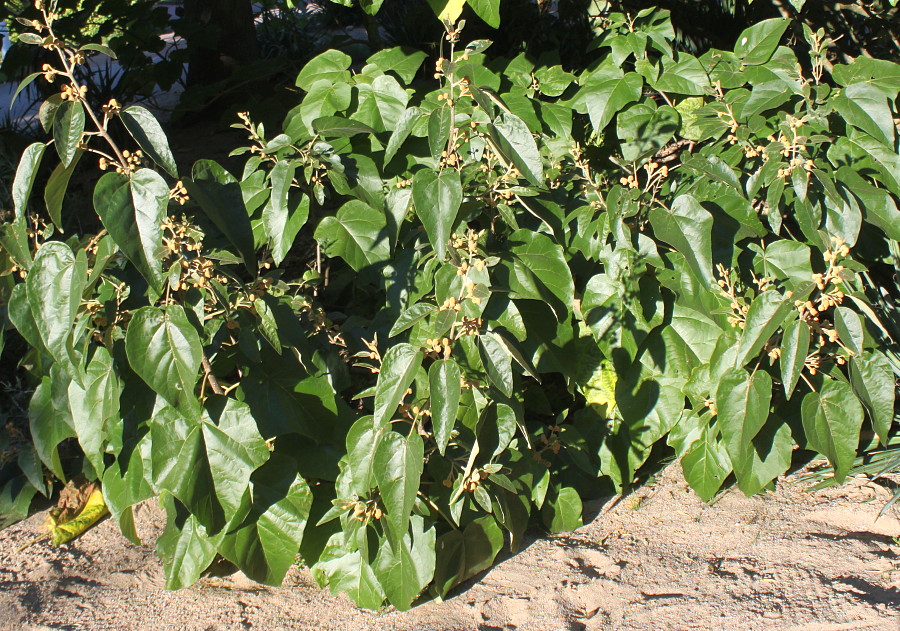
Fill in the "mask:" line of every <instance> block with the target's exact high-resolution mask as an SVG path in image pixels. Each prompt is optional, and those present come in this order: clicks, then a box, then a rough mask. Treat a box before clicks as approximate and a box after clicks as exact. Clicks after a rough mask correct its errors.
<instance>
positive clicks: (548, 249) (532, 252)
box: [509, 230, 575, 321]
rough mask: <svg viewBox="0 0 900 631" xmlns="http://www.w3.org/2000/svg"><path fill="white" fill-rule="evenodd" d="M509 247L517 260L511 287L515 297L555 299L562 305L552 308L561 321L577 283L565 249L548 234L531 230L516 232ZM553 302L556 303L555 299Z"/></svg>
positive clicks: (510, 239)
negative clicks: (567, 260) (564, 251)
mask: <svg viewBox="0 0 900 631" xmlns="http://www.w3.org/2000/svg"><path fill="white" fill-rule="evenodd" d="M509 246H510V247H509V249H510V252H511V253H512V254H513V257H514V258H513V265H512V272H511V274H510V279H509V281H510V284H509V288H510V290H511V291H512V293H513V295H514V297H521V298H534V299H538V300H547V299H548V297H555V298H557V299H558V300H559V301H560V302H561V303H562V304H553V305H551V306H552V308H553V310H554V311H555V312H556V315H557V317H558V319H559V320H561V321H562V320H563V319H564V316H565V314H567V313H569V312H570V311H571V310H572V305H573V302H574V299H575V284H574V281H573V280H572V272H571V271H570V270H569V265H568V263H567V262H566V257H565V254H564V253H563V250H562V247H560V246H559V245H558V244H557V243H554V241H553V240H552V239H551V238H550V237H548V236H547V235H545V234H541V233H539V232H533V231H531V230H517V231H515V232H513V233H512V234H511V235H509ZM550 301H551V302H555V301H553V299H552V298H550Z"/></svg>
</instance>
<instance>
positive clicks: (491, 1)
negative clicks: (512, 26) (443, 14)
mask: <svg viewBox="0 0 900 631" xmlns="http://www.w3.org/2000/svg"><path fill="white" fill-rule="evenodd" d="M466 4H468V5H469V6H470V7H472V11H474V12H475V15H477V16H478V17H480V18H481V19H482V20H484V21H485V22H486V23H487V25H488V26H490V27H491V28H500V0H466Z"/></svg>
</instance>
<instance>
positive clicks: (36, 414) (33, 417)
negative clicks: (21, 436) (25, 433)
mask: <svg viewBox="0 0 900 631" xmlns="http://www.w3.org/2000/svg"><path fill="white" fill-rule="evenodd" d="M70 381H71V380H70V379H69V377H68V376H67V375H66V374H65V372H64V371H63V370H61V369H60V367H59V365H54V366H53V367H52V368H51V369H50V375H49V376H45V377H44V378H43V379H42V380H41V383H40V384H39V385H38V387H37V389H36V390H35V391H34V395H32V397H31V403H30V404H29V405H28V427H29V430H30V432H31V440H32V442H33V443H34V448H35V450H36V451H37V453H38V456H40V458H41V460H42V461H43V463H44V464H45V465H47V468H48V469H50V471H52V472H53V475H55V476H56V477H57V478H59V479H60V480H65V479H66V475H65V471H64V469H63V466H62V461H61V460H60V456H59V450H58V447H59V444H60V443H61V442H62V441H64V440H65V439H67V438H71V437H72V436H74V435H75V433H74V432H73V431H72V416H71V413H70V412H69V400H68V388H69V383H70Z"/></svg>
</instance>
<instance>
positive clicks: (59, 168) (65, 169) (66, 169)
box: [44, 150, 84, 232]
mask: <svg viewBox="0 0 900 631" xmlns="http://www.w3.org/2000/svg"><path fill="white" fill-rule="evenodd" d="M83 153H84V152H83V151H81V150H79V151H78V152H77V153H76V154H75V157H74V158H73V159H72V162H71V163H70V164H69V166H65V165H63V164H62V163H60V164H57V165H56V168H55V169H53V173H51V174H50V179H48V180H47V186H46V187H45V188H44V203H45V204H46V205H47V212H48V214H49V215H50V219H51V220H52V221H53V225H54V226H56V228H57V229H58V230H59V231H60V232H64V230H63V225H62V205H63V200H64V199H65V197H66V190H67V189H68V188H69V180H70V179H71V178H72V173H73V172H74V171H75V167H76V166H78V161H79V160H80V159H81V156H82V154H83Z"/></svg>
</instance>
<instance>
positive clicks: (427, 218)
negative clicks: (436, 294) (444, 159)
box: [412, 169, 463, 260]
mask: <svg viewBox="0 0 900 631" xmlns="http://www.w3.org/2000/svg"><path fill="white" fill-rule="evenodd" d="M412 197H413V204H414V205H415V208H416V216H417V217H418V218H419V220H420V221H421V222H422V225H423V226H425V232H426V233H427V234H428V240H429V241H430V242H431V245H432V247H433V248H434V251H435V254H437V257H438V259H440V260H443V259H444V253H445V252H446V248H447V241H449V239H450V234H451V232H452V231H453V226H455V225H456V216H457V213H458V212H459V207H460V204H462V200H463V190H462V184H461V182H460V176H459V172H458V171H456V170H455V169H444V170H443V171H441V172H440V173H435V172H434V171H432V170H431V169H423V170H421V171H419V172H418V173H416V175H415V177H413V184H412Z"/></svg>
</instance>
